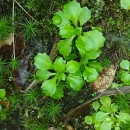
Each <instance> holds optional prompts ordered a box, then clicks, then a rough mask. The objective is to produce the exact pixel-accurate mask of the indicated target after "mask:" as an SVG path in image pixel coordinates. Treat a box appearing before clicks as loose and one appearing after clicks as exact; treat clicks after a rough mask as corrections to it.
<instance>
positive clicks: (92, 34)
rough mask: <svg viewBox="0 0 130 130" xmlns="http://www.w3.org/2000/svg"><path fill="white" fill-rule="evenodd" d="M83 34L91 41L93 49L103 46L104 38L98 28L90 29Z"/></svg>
mask: <svg viewBox="0 0 130 130" xmlns="http://www.w3.org/2000/svg"><path fill="white" fill-rule="evenodd" d="M84 35H85V36H86V37H89V38H90V39H91V40H92V41H93V45H94V49H96V50H97V49H100V48H101V47H103V46H104V41H105V38H104V36H103V34H102V32H100V31H98V30H92V31H88V32H84Z"/></svg>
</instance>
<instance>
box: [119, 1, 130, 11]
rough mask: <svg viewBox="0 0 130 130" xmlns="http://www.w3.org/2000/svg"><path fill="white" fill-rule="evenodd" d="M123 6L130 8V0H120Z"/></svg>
mask: <svg viewBox="0 0 130 130" xmlns="http://www.w3.org/2000/svg"><path fill="white" fill-rule="evenodd" d="M120 4H121V7H122V8H123V9H126V10H130V0H120Z"/></svg>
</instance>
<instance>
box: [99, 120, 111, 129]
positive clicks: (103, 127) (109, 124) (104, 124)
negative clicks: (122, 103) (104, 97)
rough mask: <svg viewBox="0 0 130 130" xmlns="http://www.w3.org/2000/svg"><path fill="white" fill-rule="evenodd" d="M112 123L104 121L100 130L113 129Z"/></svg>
mask: <svg viewBox="0 0 130 130" xmlns="http://www.w3.org/2000/svg"><path fill="white" fill-rule="evenodd" d="M112 124H113V123H112V122H109V121H104V122H102V123H101V128H100V130H111V129H112Z"/></svg>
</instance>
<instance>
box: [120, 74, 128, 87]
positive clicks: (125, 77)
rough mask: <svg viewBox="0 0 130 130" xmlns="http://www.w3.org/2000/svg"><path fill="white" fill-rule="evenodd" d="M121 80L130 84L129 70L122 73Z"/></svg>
mask: <svg viewBox="0 0 130 130" xmlns="http://www.w3.org/2000/svg"><path fill="white" fill-rule="evenodd" d="M121 81H123V82H124V83H125V84H126V85H130V74H129V73H128V72H124V73H123V74H122V75H121Z"/></svg>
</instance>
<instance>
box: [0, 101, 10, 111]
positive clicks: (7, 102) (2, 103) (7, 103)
mask: <svg viewBox="0 0 130 130" xmlns="http://www.w3.org/2000/svg"><path fill="white" fill-rule="evenodd" d="M0 105H1V106H2V107H5V108H7V109H9V106H10V102H9V101H2V100H1V101H0Z"/></svg>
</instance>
